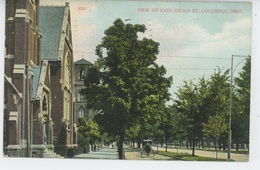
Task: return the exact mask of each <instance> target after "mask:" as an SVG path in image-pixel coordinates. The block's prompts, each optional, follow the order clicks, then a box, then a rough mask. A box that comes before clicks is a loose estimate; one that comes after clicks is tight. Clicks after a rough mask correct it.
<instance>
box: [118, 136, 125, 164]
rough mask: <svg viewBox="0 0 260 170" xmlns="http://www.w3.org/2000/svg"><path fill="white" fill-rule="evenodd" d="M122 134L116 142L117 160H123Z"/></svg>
mask: <svg viewBox="0 0 260 170" xmlns="http://www.w3.org/2000/svg"><path fill="white" fill-rule="evenodd" d="M123 145H124V134H120V135H119V142H118V146H117V147H118V155H119V159H124V148H123Z"/></svg>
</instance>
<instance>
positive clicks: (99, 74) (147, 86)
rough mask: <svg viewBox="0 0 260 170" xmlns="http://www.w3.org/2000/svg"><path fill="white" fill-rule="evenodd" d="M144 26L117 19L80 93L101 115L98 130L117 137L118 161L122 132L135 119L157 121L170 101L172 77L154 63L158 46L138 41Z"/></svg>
mask: <svg viewBox="0 0 260 170" xmlns="http://www.w3.org/2000/svg"><path fill="white" fill-rule="evenodd" d="M145 30H146V28H145V26H144V25H138V24H136V25H132V24H124V23H123V21H122V20H121V19H117V20H116V21H115V22H114V23H113V25H112V26H111V27H109V28H108V29H107V30H105V36H104V37H103V39H102V42H101V44H99V45H98V46H97V47H96V54H97V55H98V59H97V61H96V62H95V66H94V67H93V68H90V69H89V70H88V74H87V76H86V78H85V85H86V88H85V89H84V90H83V91H82V92H83V93H84V94H85V95H86V98H87V100H88V105H89V107H90V108H92V109H94V110H96V111H98V112H100V114H99V115H97V117H96V120H97V122H98V123H99V125H100V126H101V128H102V129H103V130H105V131H107V132H109V133H111V134H114V135H118V136H119V145H118V151H119V159H122V158H123V141H124V137H125V131H126V129H128V128H129V127H130V126H132V125H133V124H135V123H136V122H137V120H138V119H141V118H142V119H143V120H145V119H146V118H148V119H150V118H153V119H157V118H158V117H159V116H157V113H158V111H159V108H160V107H158V106H160V105H162V103H165V101H166V100H169V97H170V94H169V93H168V88H169V87H170V85H171V82H172V78H171V77H170V78H166V77H164V76H165V74H166V69H165V68H164V67H163V66H158V65H157V64H156V63H155V60H156V55H157V54H158V53H159V48H158V47H159V43H157V42H154V41H153V40H151V39H147V38H143V39H141V40H140V39H139V38H138V33H144V32H145Z"/></svg>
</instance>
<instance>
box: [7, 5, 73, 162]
mask: <svg viewBox="0 0 260 170" xmlns="http://www.w3.org/2000/svg"><path fill="white" fill-rule="evenodd" d="M5 36H6V41H5V76H4V77H5V78H4V80H5V87H4V88H5V94H4V142H3V144H4V152H5V154H8V156H13V157H24V156H35V157H48V154H50V151H51V152H53V150H55V149H56V151H57V152H59V153H60V154H64V155H66V154H67V151H68V148H72V147H75V146H77V145H76V125H75V115H74V104H73V101H74V87H73V49H72V41H71V27H70V9H69V4H68V3H66V5H65V6H59V7H53V6H51V7H47V6H43V7H40V6H39V0H25V1H16V0H8V1H6V32H5ZM51 154H52V155H51V156H52V157H55V156H56V155H55V154H54V153H51ZM49 156H50V155H49Z"/></svg>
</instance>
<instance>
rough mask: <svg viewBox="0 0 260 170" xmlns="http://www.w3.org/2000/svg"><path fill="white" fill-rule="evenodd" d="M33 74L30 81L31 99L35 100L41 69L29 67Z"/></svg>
mask: <svg viewBox="0 0 260 170" xmlns="http://www.w3.org/2000/svg"><path fill="white" fill-rule="evenodd" d="M31 69H32V72H33V76H34V77H33V81H32V94H31V99H36V94H37V89H38V85H39V79H40V73H41V67H40V66H32V67H31Z"/></svg>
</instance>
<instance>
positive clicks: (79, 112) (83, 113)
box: [74, 58, 94, 120]
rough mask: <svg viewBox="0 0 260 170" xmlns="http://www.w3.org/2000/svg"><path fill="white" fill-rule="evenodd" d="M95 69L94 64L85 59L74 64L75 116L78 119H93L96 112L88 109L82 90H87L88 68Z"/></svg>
mask: <svg viewBox="0 0 260 170" xmlns="http://www.w3.org/2000/svg"><path fill="white" fill-rule="evenodd" d="M90 67H93V64H92V63H90V62H89V61H87V60H85V59H84V58H82V59H80V60H78V61H76V62H75V63H74V68H75V71H74V79H75V83H74V87H75V111H74V112H75V114H76V119H77V120H78V118H80V117H83V118H85V119H86V120H89V119H93V117H94V112H93V111H92V110H91V109H88V107H87V101H86V98H85V96H84V95H83V94H82V93H81V90H82V89H83V88H85V85H84V78H85V75H86V74H87V70H88V68H90Z"/></svg>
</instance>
